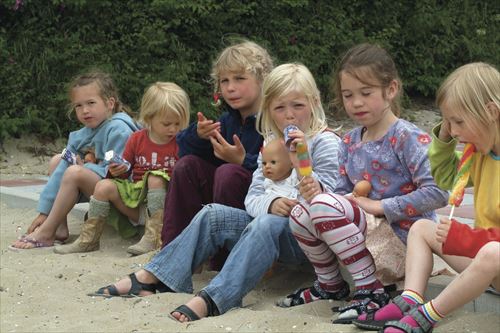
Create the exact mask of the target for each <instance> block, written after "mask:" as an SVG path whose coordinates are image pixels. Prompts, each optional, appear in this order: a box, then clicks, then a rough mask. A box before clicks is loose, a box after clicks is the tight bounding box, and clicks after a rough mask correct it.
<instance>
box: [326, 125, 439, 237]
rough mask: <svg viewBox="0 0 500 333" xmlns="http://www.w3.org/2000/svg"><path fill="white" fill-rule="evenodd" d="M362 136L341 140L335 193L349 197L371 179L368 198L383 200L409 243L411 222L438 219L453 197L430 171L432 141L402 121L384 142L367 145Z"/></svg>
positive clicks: (359, 131)
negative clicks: (440, 209) (438, 211)
mask: <svg viewBox="0 0 500 333" xmlns="http://www.w3.org/2000/svg"><path fill="white" fill-rule="evenodd" d="M362 133H363V128H361V127H358V128H355V129H353V130H351V131H350V132H349V133H347V134H346V135H345V136H344V137H343V138H342V142H341V144H340V148H339V156H338V158H339V170H340V176H339V179H338V181H337V186H336V189H335V192H336V193H339V194H347V193H350V192H352V190H353V188H354V184H356V183H357V182H359V181H360V180H368V181H369V182H370V183H371V185H372V190H371V192H370V194H369V197H370V198H371V199H373V200H382V205H383V208H384V214H385V217H386V218H387V220H388V222H389V223H390V224H391V226H392V228H393V230H394V232H395V233H396V234H397V236H398V237H399V238H400V239H401V240H402V241H403V242H405V243H406V238H407V236H408V230H409V227H408V224H411V223H413V222H415V221H416V220H418V219H421V218H427V219H431V220H435V219H436V215H435V213H434V210H435V209H437V208H440V207H443V206H446V204H447V200H448V193H447V192H446V191H443V190H441V189H439V188H438V187H437V185H436V183H435V182H434V179H433V178H432V175H431V172H430V163H429V160H428V157H427V149H428V147H429V144H430V142H431V137H430V136H429V135H428V134H427V133H425V132H423V131H422V130H421V129H419V128H418V127H417V126H415V125H413V124H411V123H409V122H407V121H405V120H403V119H399V120H398V121H396V122H395V123H394V124H393V125H392V126H391V127H390V128H389V130H388V131H387V133H386V135H385V136H384V137H382V138H381V139H380V140H377V141H367V142H363V141H362ZM399 221H405V223H402V224H399V223H397V222H399Z"/></svg>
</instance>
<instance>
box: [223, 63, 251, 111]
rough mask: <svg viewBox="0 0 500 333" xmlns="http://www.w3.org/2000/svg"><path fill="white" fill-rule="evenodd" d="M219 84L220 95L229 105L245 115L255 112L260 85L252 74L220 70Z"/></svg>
mask: <svg viewBox="0 0 500 333" xmlns="http://www.w3.org/2000/svg"><path fill="white" fill-rule="evenodd" d="M219 85H220V90H221V93H222V97H223V98H224V100H225V101H226V103H227V104H229V106H230V107H232V108H233V109H235V110H238V111H240V113H241V114H242V115H243V116H245V117H246V116H250V115H253V114H256V113H257V111H258V108H259V102H260V91H261V85H260V82H259V81H258V80H257V78H256V77H255V75H254V74H252V73H248V72H240V73H235V72H226V71H222V72H221V73H220V77H219Z"/></svg>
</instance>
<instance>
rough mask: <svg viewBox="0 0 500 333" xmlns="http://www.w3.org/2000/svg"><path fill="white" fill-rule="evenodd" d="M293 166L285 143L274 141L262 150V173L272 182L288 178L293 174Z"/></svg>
mask: <svg viewBox="0 0 500 333" xmlns="http://www.w3.org/2000/svg"><path fill="white" fill-rule="evenodd" d="M292 169H293V165H292V161H291V160H290V157H289V156H288V150H287V148H286V146H285V145H284V143H283V142H281V140H279V139H274V140H272V141H270V142H269V143H267V144H266V145H265V146H264V148H263V149H262V173H263V174H264V177H266V178H268V179H271V180H272V181H280V180H283V179H286V178H288V176H290V174H291V173H292Z"/></svg>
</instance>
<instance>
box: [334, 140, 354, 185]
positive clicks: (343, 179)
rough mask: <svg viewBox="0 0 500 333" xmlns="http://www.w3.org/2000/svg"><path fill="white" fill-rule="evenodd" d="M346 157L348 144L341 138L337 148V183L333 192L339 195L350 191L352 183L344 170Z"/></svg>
mask: <svg viewBox="0 0 500 333" xmlns="http://www.w3.org/2000/svg"><path fill="white" fill-rule="evenodd" d="M347 158H348V146H347V144H346V143H345V142H344V141H343V140H342V141H340V143H339V148H338V156H337V159H338V177H337V183H336V184H335V193H338V194H341V195H346V194H348V193H351V192H352V190H353V188H354V184H353V183H352V182H351V180H350V179H349V177H348V176H347V172H346V168H345V166H346V164H347Z"/></svg>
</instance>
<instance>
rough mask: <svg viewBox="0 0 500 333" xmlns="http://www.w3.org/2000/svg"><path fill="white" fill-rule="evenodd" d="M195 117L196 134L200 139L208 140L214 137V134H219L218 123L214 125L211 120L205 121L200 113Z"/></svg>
mask: <svg viewBox="0 0 500 333" xmlns="http://www.w3.org/2000/svg"><path fill="white" fill-rule="evenodd" d="M197 116H198V124H197V127H196V132H197V133H198V136H199V137H200V138H202V139H205V140H208V139H209V138H210V137H212V136H215V133H219V132H220V122H215V123H214V121H213V120H210V119H207V118H206V117H205V116H204V115H203V113H201V112H198V113H197Z"/></svg>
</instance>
